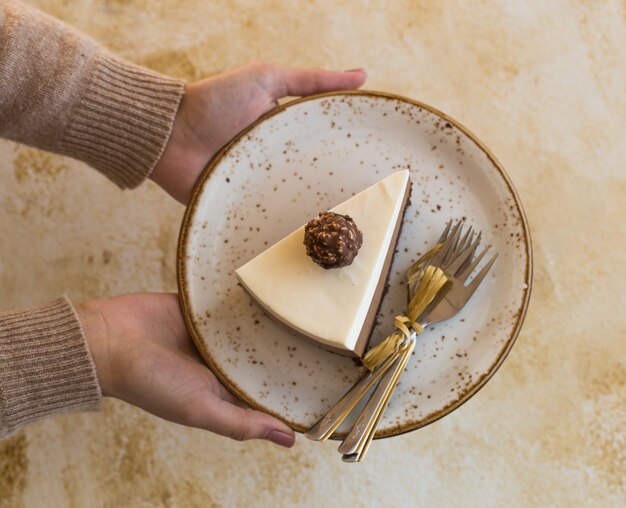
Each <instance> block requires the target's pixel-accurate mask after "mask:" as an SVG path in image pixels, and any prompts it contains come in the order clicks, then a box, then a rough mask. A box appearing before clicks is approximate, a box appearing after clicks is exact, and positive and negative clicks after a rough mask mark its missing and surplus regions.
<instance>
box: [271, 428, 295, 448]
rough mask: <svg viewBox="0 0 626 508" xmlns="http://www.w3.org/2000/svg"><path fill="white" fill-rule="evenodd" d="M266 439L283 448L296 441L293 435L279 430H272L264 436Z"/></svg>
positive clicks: (289, 446)
mask: <svg viewBox="0 0 626 508" xmlns="http://www.w3.org/2000/svg"><path fill="white" fill-rule="evenodd" d="M266 439H267V440H268V441H271V442H272V443H275V444H277V445H280V446H284V447H285V448H291V447H292V446H293V444H294V443H295V442H296V439H295V436H294V435H292V434H286V433H285V432H281V431H280V430H272V431H271V432H270V433H269V434H268V435H267V438H266Z"/></svg>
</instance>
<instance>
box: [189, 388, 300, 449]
mask: <svg viewBox="0 0 626 508" xmlns="http://www.w3.org/2000/svg"><path fill="white" fill-rule="evenodd" d="M198 423H199V425H198V427H201V428H205V429H206V430H210V431H211V432H215V433H217V434H220V435H222V436H226V437H230V438H231V439H235V440H237V441H247V440H249V439H264V440H266V441H271V442H272V443H275V444H277V445H280V446H284V447H286V448H291V447H292V446H293V445H294V443H295V439H296V437H295V433H294V432H293V430H291V429H290V428H289V427H288V426H287V425H286V424H284V423H283V422H281V421H280V420H278V419H276V418H274V417H273V416H270V415H268V414H265V413H263V412H261V411H256V410H251V409H244V408H242V407H239V406H236V405H234V404H231V403H230V402H227V401H225V400H221V399H219V398H216V399H213V401H212V404H211V407H210V408H209V410H208V414H205V415H204V417H202V421H200V422H198Z"/></svg>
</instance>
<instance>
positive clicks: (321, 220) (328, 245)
mask: <svg viewBox="0 0 626 508" xmlns="http://www.w3.org/2000/svg"><path fill="white" fill-rule="evenodd" d="M304 245H305V247H306V253H307V255H309V256H310V257H311V259H312V260H313V261H314V262H315V263H317V264H318V265H320V266H321V267H322V268H325V269H326V270H328V269H329V268H341V267H344V266H348V265H350V264H352V261H354V258H355V257H356V255H357V253H358V252H359V249H360V248H361V245H363V233H361V231H359V228H357V227H356V224H355V223H354V220H353V219H352V217H350V216H349V215H341V214H339V213H334V212H320V214H319V216H317V217H315V219H312V220H310V221H309V222H308V223H307V224H306V226H304Z"/></svg>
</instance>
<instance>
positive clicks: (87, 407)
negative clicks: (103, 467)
mask: <svg viewBox="0 0 626 508" xmlns="http://www.w3.org/2000/svg"><path fill="white" fill-rule="evenodd" d="M101 403H102V393H101V391H100V385H99V383H98V378H97V376H96V370H95V366H94V364H93V360H92V358H91V355H90V353H89V350H88V349H87V343H86V340H85V336H84V334H83V331H82V326H81V324H80V320H79V318H78V315H77V314H76V311H75V310H74V307H73V306H72V304H71V303H70V301H69V300H68V299H67V298H64V297H63V298H59V299H58V300H56V301H54V302H52V303H51V304H49V305H45V306H42V307H37V308H33V309H29V310H23V311H16V312H9V313H6V314H0V438H3V437H6V436H8V435H10V434H12V433H14V432H15V431H17V430H18V429H19V428H20V427H21V426H22V425H25V424H27V423H30V422H33V421H36V420H40V419H42V418H45V417H48V416H51V415H55V414H61V413H70V412H77V411H95V410H99V409H100V407H101Z"/></svg>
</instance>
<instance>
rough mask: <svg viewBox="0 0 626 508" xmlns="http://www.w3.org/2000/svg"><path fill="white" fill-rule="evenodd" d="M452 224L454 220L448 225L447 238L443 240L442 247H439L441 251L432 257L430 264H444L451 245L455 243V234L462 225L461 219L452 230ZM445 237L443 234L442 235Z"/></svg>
mask: <svg viewBox="0 0 626 508" xmlns="http://www.w3.org/2000/svg"><path fill="white" fill-rule="evenodd" d="M451 225H452V221H450V226H448V227H446V232H447V234H446V238H445V240H444V241H443V243H442V245H441V249H439V252H437V254H435V255H434V256H433V257H432V258H430V260H429V264H431V265H432V266H441V265H442V264H443V261H444V259H445V258H446V255H447V254H448V252H449V250H450V247H451V246H452V245H453V242H454V239H455V236H456V235H457V233H458V230H459V227H460V226H461V221H459V222H457V223H456V225H455V226H454V227H453V228H452V230H450V227H451ZM441 236H442V237H443V235H441Z"/></svg>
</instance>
